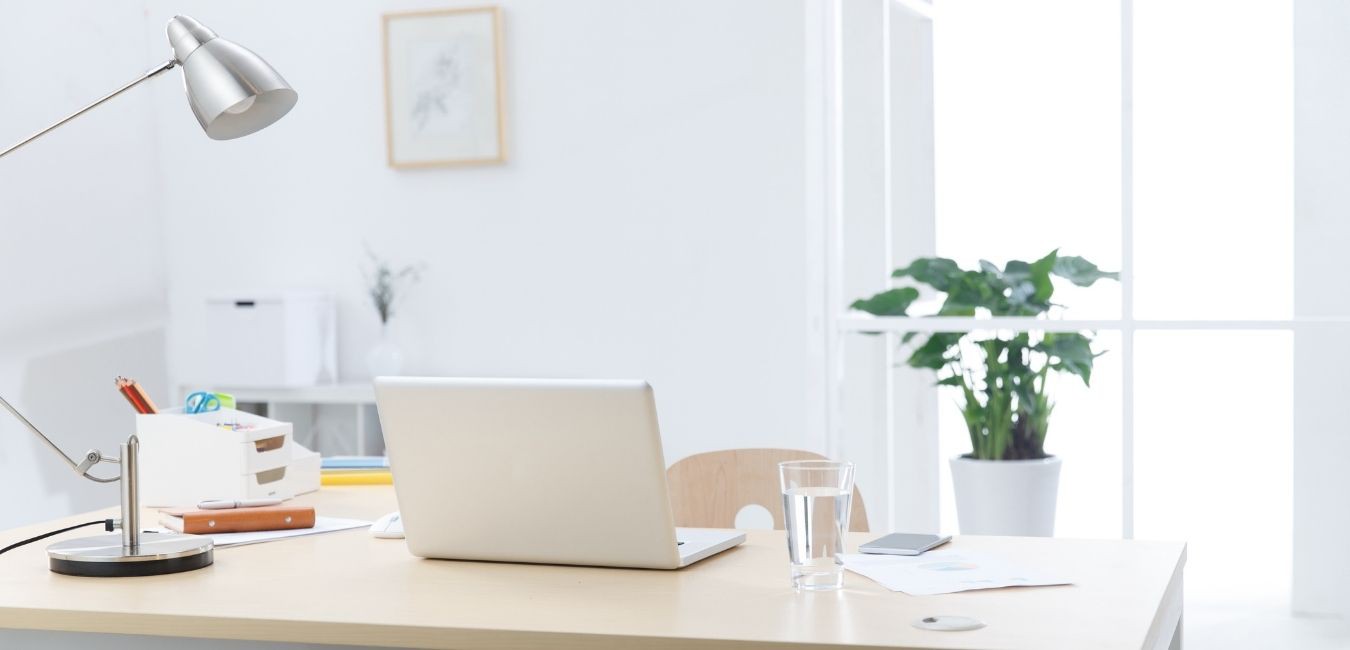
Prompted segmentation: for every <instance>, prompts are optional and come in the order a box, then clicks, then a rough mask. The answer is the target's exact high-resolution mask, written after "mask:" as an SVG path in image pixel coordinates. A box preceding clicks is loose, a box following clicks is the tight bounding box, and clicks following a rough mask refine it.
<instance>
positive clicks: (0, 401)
mask: <svg viewBox="0 0 1350 650" xmlns="http://www.w3.org/2000/svg"><path fill="white" fill-rule="evenodd" d="M39 135H40V134H39ZM0 406H4V407H5V410H6V411H9V414H10V415H13V416H14V418H15V419H17V420H18V421H19V422H20V423H22V424H23V426H25V427H27V428H28V430H29V431H32V432H33V434H34V435H36V436H37V437H39V438H41V439H42V442H45V443H47V447H49V448H50V449H51V450H52V451H54V452H56V453H57V454H58V455H59V456H61V460H64V461H66V464H67V465H70V469H71V470H73V471H74V472H75V473H76V474H79V475H80V476H83V477H85V478H87V479H89V480H91V481H94V482H95V483H113V482H116V481H117V480H118V479H120V478H122V477H121V476H114V477H112V478H103V477H100V476H94V475H93V474H90V473H89V470H90V469H93V467H94V465H97V464H99V463H117V462H120V461H119V459H117V458H112V457H109V456H104V455H103V454H102V453H101V452H100V451H98V450H97V449H90V450H89V451H86V452H84V460H82V461H80V462H78V463H77V462H75V459H74V458H71V457H70V456H67V455H66V452H64V451H61V448H60V447H57V446H56V443H54V442H52V439H51V438H48V437H47V436H46V434H44V433H42V432H41V431H39V430H38V428H37V427H35V426H33V423H32V422H29V421H28V418H26V417H24V416H23V414H22V413H20V412H19V410H18V409H16V408H14V407H13V406H11V405H10V403H9V402H8V401H7V400H5V398H4V397H0Z"/></svg>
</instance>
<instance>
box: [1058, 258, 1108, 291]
mask: <svg viewBox="0 0 1350 650" xmlns="http://www.w3.org/2000/svg"><path fill="white" fill-rule="evenodd" d="M1052 270H1053V272H1054V274H1055V275H1058V276H1059V277H1061V278H1064V279H1065V280H1068V281H1069V282H1072V283H1074V284H1076V285H1078V286H1080V287H1090V286H1092V283H1094V282H1096V281H1098V280H1101V279H1108V280H1119V279H1120V274H1119V273H1114V272H1107V271H1103V270H1101V269H1099V268H1097V265H1096V264H1093V263H1092V262H1089V261H1087V260H1085V259H1083V258H1081V257H1077V256H1072V255H1066V256H1064V257H1061V258H1059V259H1057V260H1055V264H1054V268H1053V269H1052Z"/></svg>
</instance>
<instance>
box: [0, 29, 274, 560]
mask: <svg viewBox="0 0 1350 650" xmlns="http://www.w3.org/2000/svg"><path fill="white" fill-rule="evenodd" d="M167 31H168V35H169V44H170V45H172V46H173V58H171V59H169V60H168V61H165V62H164V63H162V64H160V65H159V66H157V67H155V68H153V69H151V70H148V71H146V72H145V74H143V75H141V76H140V77H138V78H137V79H135V80H134V81H132V82H131V83H129V84H127V85H125V86H122V87H121V88H118V89H117V90H114V91H112V92H111V93H108V94H107V95H105V96H103V97H102V98H100V99H98V100H97V101H95V102H94V103H92V104H90V105H88V106H85V107H84V108H81V109H80V110H78V111H75V112H74V113H72V114H70V115H69V116H67V117H65V118H62V119H61V120H59V121H57V122H56V123H55V124H52V125H51V126H49V127H47V128H45V129H42V130H41V131H38V132H37V133H34V134H33V135H31V136H29V137H27V138H25V139H24V140H23V141H21V142H19V143H18V144H15V145H14V146H11V147H9V148H8V149H5V150H3V151H0V158H3V157H4V156H6V155H8V154H10V153H12V152H13V151H14V150H16V149H18V148H19V147H22V146H24V145H26V144H28V143H29V142H32V141H33V140H36V139H38V138H40V137H42V136H43V135H46V134H47V133H49V132H50V131H52V130H53V129H55V128H57V127H59V126H61V125H62V124H65V123H66V122H69V121H71V120H73V119H75V118H76V117H79V116H80V115H82V114H84V113H85V112H86V111H88V110H90V109H92V108H94V107H95V106H98V105H99V104H102V103H103V102H106V101H108V100H109V99H112V98H113V97H116V96H118V95H120V94H122V93H123V92H125V91H127V90H128V89H130V88H131V87H133V86H135V85H137V84H139V83H141V82H142V81H145V80H146V79H149V78H151V77H153V76H155V75H158V74H159V73H161V72H164V71H166V70H169V69H171V68H173V67H175V66H181V67H182V68H183V87H184V89H185V90H186V91H187V98H188V105H189V106H191V107H192V113H193V115H196V116H197V121H198V122H199V123H200V124H201V125H202V129H203V130H204V131H206V135H207V136H209V137H210V138H211V139H213V140H230V139H233V138H238V137H242V136H245V135H248V134H250V133H253V132H255V131H258V130H260V129H263V128H265V127H267V126H269V125H271V124H272V123H273V122H276V121H277V120H279V119H281V118H282V116H284V115H285V114H286V113H287V112H289V111H290V110H291V108H292V107H293V106H295V101H296V99H297V98H298V96H297V95H296V94H295V91H294V90H292V89H291V86H290V84H288V83H286V80H285V79H283V78H282V77H281V75H279V74H277V71H276V70H274V69H272V66H270V65H268V64H267V62H266V61H263V60H262V58H261V57H259V56H258V55H257V54H254V53H253V52H250V51H249V50H247V49H245V48H243V47H241V46H239V45H237V44H235V43H233V42H231V41H227V40H225V39H223V38H220V37H218V36H216V33H215V32H213V31H211V30H210V29H207V27H206V26H205V25H202V24H201V23H199V22H197V21H195V20H193V19H191V18H188V17H187V16H174V17H173V19H172V20H170V21H169V25H168V28H167ZM0 406H3V407H4V408H5V410H7V411H9V413H10V414H11V415H13V416H14V417H15V418H17V419H18V420H19V422H21V423H23V425H24V426H25V427H27V428H28V430H29V431H32V432H33V433H34V434H35V435H37V436H38V437H39V438H41V439H42V441H43V442H44V443H46V444H47V446H48V447H49V448H51V450H52V451H54V452H56V453H58V454H60V455H61V457H62V458H64V459H65V461H66V463H67V464H69V465H70V467H71V469H73V470H75V472H76V473H77V474H79V475H80V476H83V477H85V478H87V479H89V480H91V481H96V482H99V483H112V482H114V481H118V480H120V481H121V482H122V518H121V520H120V522H117V524H116V525H118V526H120V528H121V529H122V530H121V534H120V535H118V534H111V535H99V536H95V537H85V538H81V539H72V540H67V541H64V542H57V543H56V544H52V545H51V546H49V547H47V555H48V557H49V559H50V562H51V570H52V571H55V572H57V573H64V574H67V575H78V576H147V575H160V574H165V573H177V572H180V571H191V570H193V569H200V568H202V567H205V566H209V565H210V564H211V562H212V559H213V558H212V544H211V540H210V538H207V537H199V536H197V535H178V534H170V533H152V532H142V531H141V529H140V499H139V494H138V489H137V484H136V478H137V462H136V461H137V455H138V452H139V450H140V441H139V440H137V439H136V436H134V435H133V436H131V437H130V438H128V439H127V441H126V442H124V443H122V445H121V451H120V453H119V455H118V456H117V457H116V458H113V457H109V456H104V455H103V454H102V453H101V452H99V451H98V450H93V449H91V450H89V451H88V452H85V455H84V459H83V460H81V461H79V462H76V461H75V459H73V458H71V457H70V456H68V455H66V453H65V452H64V451H61V448H60V447H57V446H56V444H55V443H53V442H52V441H51V439H50V438H48V437H47V436H46V435H44V434H43V433H42V432H41V431H39V430H38V428H37V427H35V426H33V424H32V423H31V422H29V421H28V418H25V417H24V416H23V414H21V413H19V411H18V410H17V409H15V408H14V407H13V406H11V405H10V403H9V402H8V401H6V400H5V399H4V398H3V397H0ZM99 463H117V464H118V465H120V466H121V473H120V474H118V475H117V476H114V477H110V478H104V477H99V476H94V475H93V474H91V473H90V471H91V470H92V469H93V468H94V466H95V465H97V464H99Z"/></svg>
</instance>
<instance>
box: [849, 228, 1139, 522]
mask: <svg viewBox="0 0 1350 650" xmlns="http://www.w3.org/2000/svg"><path fill="white" fill-rule="evenodd" d="M891 275H892V276H893V277H896V278H909V279H910V280H913V281H914V282H916V283H918V284H921V285H927V286H929V287H932V288H933V289H934V290H936V291H937V292H939V293H941V294H944V295H945V298H944V299H943V302H942V306H941V308H940V309H939V310H938V312H937V314H936V315H937V316H982V317H988V316H1024V317H1038V316H1043V315H1045V314H1047V313H1048V312H1049V311H1050V310H1051V308H1052V307H1057V306H1058V305H1056V304H1054V303H1052V302H1051V301H1050V299H1051V297H1052V296H1053V295H1054V292H1055V285H1054V282H1053V281H1052V279H1051V278H1052V276H1055V277H1060V278H1063V279H1065V280H1068V281H1069V282H1072V283H1073V284H1075V285H1078V286H1080V287H1088V286H1092V284H1093V283H1095V282H1097V281H1098V280H1102V279H1112V280H1115V279H1119V274H1117V273H1108V272H1105V271H1102V270H1100V269H1098V268H1097V265H1095V264H1093V263H1091V262H1089V261H1087V260H1085V259H1083V258H1081V257H1072V256H1060V255H1059V252H1058V251H1054V252H1051V253H1050V254H1049V255H1046V256H1045V257H1042V258H1041V259H1039V260H1036V261H1034V262H1024V261H1020V260H1013V261H1010V262H1008V263H1007V264H1005V265H1004V266H1003V268H1002V269H1000V268H999V267H997V266H995V265H994V264H992V263H990V262H986V261H984V260H981V261H980V266H979V268H978V269H963V268H961V267H960V266H958V265H957V264H956V262H954V261H952V260H949V259H945V258H941V257H930V258H920V259H917V260H914V261H913V262H912V263H911V264H910V265H909V266H907V267H905V268H902V269H897V270H896V271H895V272H894V273H892V274H891ZM919 296H920V293H919V290H918V289H917V288H915V287H912V286H906V287H898V288H895V289H890V290H888V291H883V292H881V293H878V294H876V295H874V296H872V297H870V298H865V299H862V300H858V301H855V302H854V303H853V305H852V308H853V309H857V310H861V311H864V312H867V313H869V314H873V315H876V316H908V315H909V314H908V310H909V308H910V306H911V305H912V304H913V303H914V302H915V301H917V300H918V299H919ZM901 344H902V345H904V346H906V348H907V349H908V350H909V358H908V361H907V363H908V365H909V366H911V367H914V368H925V369H928V370H932V371H934V372H935V373H937V376H938V380H937V384H938V385H940V386H949V387H952V388H953V389H955V390H956V391H958V392H959V396H958V397H957V405H958V406H959V407H960V408H961V416H962V418H963V419H964V420H965V424H966V429H967V430H968V431H969V433H970V444H971V447H972V450H971V452H970V453H968V454H964V455H962V456H958V457H956V458H953V459H951V469H952V483H953V487H954V488H955V492H956V508H957V518H958V519H959V520H960V526H961V532H962V533H965V534H975V535H1038V536H1045V537H1048V536H1050V535H1052V534H1053V533H1054V529H1055V501H1056V497H1057V494H1058V490H1059V470H1060V459H1059V458H1057V457H1055V456H1052V455H1049V454H1047V453H1045V434H1046V432H1047V430H1048V428H1049V425H1050V413H1051V412H1052V411H1053V410H1054V406H1055V404H1054V401H1053V400H1052V399H1051V398H1050V395H1049V393H1048V391H1047V380H1048V379H1049V377H1050V375H1051V373H1052V372H1054V373H1061V374H1067V375H1073V376H1075V377H1078V378H1079V379H1081V380H1082V381H1083V384H1084V385H1089V384H1090V382H1091V380H1092V362H1093V360H1094V359H1095V358H1096V357H1097V356H1099V355H1101V354H1102V353H1101V352H1094V351H1093V349H1092V336H1091V335H1090V333H1079V332H1063V333H1061V332H1044V333H1032V332H1006V331H1005V332H996V333H990V334H977V333H975V332H934V333H931V334H927V335H925V334H921V333H918V332H910V333H907V334H905V336H904V337H903V338H902V339H901Z"/></svg>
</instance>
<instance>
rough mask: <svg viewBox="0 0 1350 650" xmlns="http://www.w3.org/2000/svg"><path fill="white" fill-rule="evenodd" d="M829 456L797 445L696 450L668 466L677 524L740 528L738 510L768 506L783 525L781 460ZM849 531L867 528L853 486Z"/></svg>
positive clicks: (780, 526) (775, 524)
mask: <svg viewBox="0 0 1350 650" xmlns="http://www.w3.org/2000/svg"><path fill="white" fill-rule="evenodd" d="M789 460H827V459H826V458H825V457H824V456H821V455H820V454H817V453H814V452H810V451H800V450H795V449H728V450H725V451H710V452H707V453H703V454H695V455H693V456H690V457H688V458H685V459H684V460H681V461H679V462H678V463H675V464H674V465H671V466H670V469H668V470H666V483H668V484H669V485H670V507H671V510H672V511H673V512H674V514H675V525H676V526H684V527H689V528H735V527H736V514H737V513H739V512H740V511H741V509H742V508H744V507H745V506H748V505H759V506H763V507H764V508H765V509H767V510H768V511H769V513H770V514H772V515H773V527H774V528H775V529H778V530H782V529H783V493H782V489H781V487H780V486H779V482H778V463H781V462H783V461H789ZM849 530H852V531H854V532H867V509H866V508H865V507H863V500H862V493H861V492H859V491H858V488H857V486H856V485H855V486H854V487H853V509H852V513H851V514H850V515H849Z"/></svg>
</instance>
